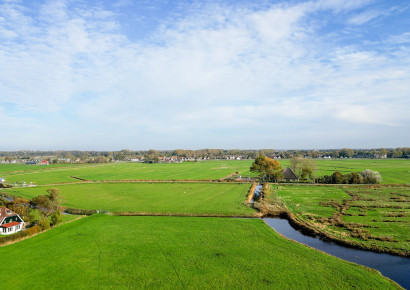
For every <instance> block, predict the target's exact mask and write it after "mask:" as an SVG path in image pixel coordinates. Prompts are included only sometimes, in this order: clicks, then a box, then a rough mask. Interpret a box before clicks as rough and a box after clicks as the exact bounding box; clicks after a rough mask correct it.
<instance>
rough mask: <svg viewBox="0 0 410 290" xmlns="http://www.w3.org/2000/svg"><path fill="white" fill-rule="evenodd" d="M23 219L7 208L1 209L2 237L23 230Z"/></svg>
mask: <svg viewBox="0 0 410 290" xmlns="http://www.w3.org/2000/svg"><path fill="white" fill-rule="evenodd" d="M23 225H24V221H23V219H22V218H21V217H20V216H19V215H18V214H17V213H15V212H14V211H12V210H10V209H8V208H7V207H0V235H10V234H14V233H17V232H19V231H21V230H22V228H23Z"/></svg>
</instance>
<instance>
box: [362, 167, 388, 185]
mask: <svg viewBox="0 0 410 290" xmlns="http://www.w3.org/2000/svg"><path fill="white" fill-rule="evenodd" d="M360 175H361V176H362V177H363V183H368V184H378V183H381V182H382V180H383V179H382V176H381V175H380V173H379V172H377V171H374V170H370V169H366V170H364V171H362V172H360Z"/></svg>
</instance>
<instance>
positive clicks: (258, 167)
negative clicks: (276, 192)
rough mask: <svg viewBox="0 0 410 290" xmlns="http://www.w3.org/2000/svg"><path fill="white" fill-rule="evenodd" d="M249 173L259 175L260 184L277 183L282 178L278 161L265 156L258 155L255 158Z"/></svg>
mask: <svg viewBox="0 0 410 290" xmlns="http://www.w3.org/2000/svg"><path fill="white" fill-rule="evenodd" d="M250 171H251V172H257V173H259V178H260V181H261V182H277V181H279V180H281V179H282V177H283V176H282V168H281V166H280V163H279V161H277V160H273V159H272V158H269V157H266V156H265V155H259V156H258V157H256V158H255V161H254V162H253V163H252V165H251V167H250Z"/></svg>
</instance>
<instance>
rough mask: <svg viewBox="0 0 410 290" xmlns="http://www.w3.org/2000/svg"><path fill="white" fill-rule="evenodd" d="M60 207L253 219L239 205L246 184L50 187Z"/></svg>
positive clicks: (17, 191) (35, 191)
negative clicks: (61, 199)
mask: <svg viewBox="0 0 410 290" xmlns="http://www.w3.org/2000/svg"><path fill="white" fill-rule="evenodd" d="M53 187H54V188H58V189H59V190H60V191H61V194H62V196H63V197H64V203H63V206H66V207H69V208H80V209H99V210H105V211H128V212H135V213H173V214H196V215H206V214H208V215H211V214H213V215H222V216H224V215H227V216H229V215H242V216H244V215H245V216H253V215H254V214H255V213H256V211H255V210H253V209H251V208H248V207H246V206H244V205H243V202H244V201H245V199H246V195H247V193H248V191H249V187H250V185H249V184H213V183H95V184H93V183H91V184H70V185H60V186H53ZM47 188H48V187H42V186H38V187H33V188H11V189H6V190H4V191H5V192H7V193H9V194H12V195H15V196H21V197H25V198H29V199H30V198H33V197H35V196H37V195H41V194H46V189H47Z"/></svg>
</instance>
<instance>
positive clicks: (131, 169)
mask: <svg viewBox="0 0 410 290" xmlns="http://www.w3.org/2000/svg"><path fill="white" fill-rule="evenodd" d="M252 162H253V160H209V161H201V162H184V163H171V164H164V163H157V164H144V163H125V162H122V163H121V162H118V163H107V164H61V165H60V164H59V165H48V166H40V165H24V164H0V177H5V178H6V181H7V182H9V183H13V182H22V181H25V182H26V183H30V182H36V183H37V184H40V185H41V184H52V183H72V182H80V181H81V179H86V180H95V181H102V180H208V179H220V178H224V177H227V176H229V175H231V174H235V173H236V172H239V175H241V176H244V177H255V176H256V174H255V173H252V172H250V171H249V167H250V166H251V164H252ZM314 162H315V163H316V169H315V171H314V174H315V176H322V175H324V174H327V175H331V174H332V173H333V172H334V171H335V170H338V171H340V172H341V173H343V174H346V173H350V172H360V171H363V170H365V169H372V170H376V171H379V172H380V173H381V175H382V177H383V184H393V183H410V169H409V168H410V161H409V160H406V159H331V160H328V159H317V160H316V159H315V160H314ZM280 163H281V165H282V168H285V167H288V166H289V165H290V160H289V159H285V160H280ZM73 177H78V178H80V179H76V178H73Z"/></svg>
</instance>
